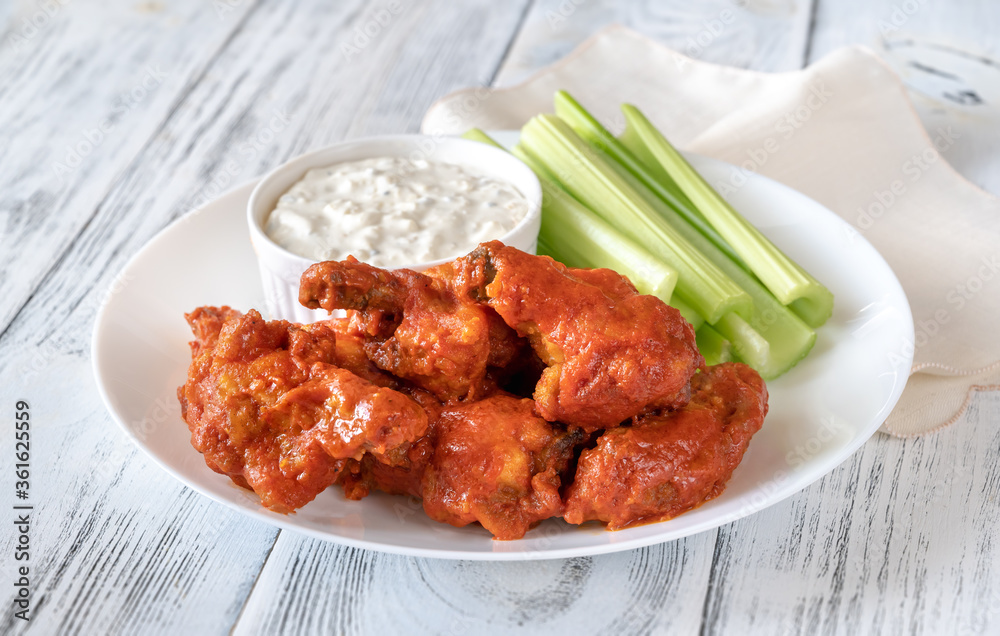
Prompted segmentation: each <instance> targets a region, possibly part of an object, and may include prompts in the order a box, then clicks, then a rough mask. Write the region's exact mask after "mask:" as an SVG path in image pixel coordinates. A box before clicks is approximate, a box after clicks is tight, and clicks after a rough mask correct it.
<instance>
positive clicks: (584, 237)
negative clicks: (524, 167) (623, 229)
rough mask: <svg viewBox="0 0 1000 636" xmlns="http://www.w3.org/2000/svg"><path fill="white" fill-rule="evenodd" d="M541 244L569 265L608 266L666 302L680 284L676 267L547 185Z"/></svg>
mask: <svg viewBox="0 0 1000 636" xmlns="http://www.w3.org/2000/svg"><path fill="white" fill-rule="evenodd" d="M542 192H543V195H542V197H543V198H542V229H541V232H539V234H538V240H539V243H540V244H541V243H544V244H545V245H546V250H547V251H546V253H547V254H548V255H549V256H551V257H552V258H554V259H556V260H557V261H559V262H561V263H564V264H566V265H568V266H569V267H605V268H607V269H613V270H614V271H616V272H618V273H619V274H621V275H623V276H625V277H627V278H628V279H629V280H630V281H632V284H633V285H635V287H636V289H638V290H639V292H640V293H642V294H652V295H653V296H656V297H658V298H660V299H662V300H663V301H664V302H666V301H667V300H668V299H669V298H670V295H671V294H672V293H673V291H674V286H675V285H676V284H677V270H675V269H673V268H672V267H670V266H668V265H665V264H663V263H662V262H660V261H659V260H657V259H656V258H654V257H653V255H652V254H650V253H649V252H648V251H646V250H645V249H643V248H642V247H640V246H639V245H636V244H635V242H633V241H631V240H630V239H628V238H626V237H625V236H623V235H622V234H621V233H619V232H618V231H617V230H615V229H614V228H613V227H611V226H610V225H608V224H607V223H606V222H605V221H604V220H602V219H601V218H600V217H598V216H597V215H596V214H594V213H593V212H591V211H590V210H588V209H587V208H585V207H584V206H583V204H581V203H579V202H578V201H576V200H575V199H573V198H571V197H570V196H569V195H568V194H562V195H561V196H560V195H559V194H558V190H557V188H555V187H553V186H551V185H549V184H546V186H545V187H544V188H543V190H542Z"/></svg>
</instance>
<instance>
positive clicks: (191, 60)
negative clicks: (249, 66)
mask: <svg viewBox="0 0 1000 636" xmlns="http://www.w3.org/2000/svg"><path fill="white" fill-rule="evenodd" d="M42 4H44V5H45V7H42ZM250 4H251V3H249V2H247V3H243V4H242V5H241V6H239V7H237V8H235V9H234V10H233V12H232V15H230V16H228V17H227V19H224V20H223V19H220V18H219V17H218V16H217V15H216V13H215V11H213V9H212V7H211V5H210V4H208V3H204V2H198V1H197V0H185V1H183V2H174V3H170V5H169V9H168V8H166V7H162V9H161V10H159V11H154V12H150V11H142V10H139V9H138V5H137V4H135V3H121V4H119V3H97V4H93V5H92V6H89V5H88V6H84V3H65V4H61V3H59V2H55V1H53V2H48V3H35V2H19V3H17V5H16V7H15V9H16V10H15V11H14V12H13V13H12V15H11V16H10V17H9V18H8V21H7V24H6V26H7V29H6V32H5V33H4V34H3V38H2V40H0V138H2V139H3V140H4V143H3V144H0V215H2V217H0V227H2V228H3V232H2V234H0V333H2V332H3V331H4V329H6V328H7V326H8V325H9V323H10V321H11V319H12V318H13V317H14V315H16V313H17V312H18V311H19V310H20V309H21V308H22V307H23V305H24V303H25V302H26V301H27V299H28V298H29V297H30V296H31V294H32V293H33V291H34V290H35V289H36V288H37V286H38V285H39V283H40V281H42V280H43V279H44V277H45V276H47V275H49V273H50V272H51V271H52V269H53V267H54V266H56V265H57V264H58V263H59V262H60V259H61V258H62V257H63V256H64V254H65V253H66V251H67V250H68V249H70V247H71V246H72V243H73V240H74V239H75V237H76V236H77V234H78V233H79V232H80V230H81V229H82V228H83V227H85V226H86V225H87V224H88V223H90V222H91V220H92V218H93V215H94V212H95V210H96V209H97V208H98V206H99V205H100V204H101V201H102V200H103V199H104V197H105V196H106V195H107V194H108V192H109V190H111V189H112V187H113V184H114V183H115V181H116V180H117V179H118V178H119V177H120V176H121V174H122V172H123V171H125V170H126V168H127V166H128V165H129V164H130V162H131V161H132V160H133V158H134V157H135V155H136V153H138V152H139V151H140V149H142V148H143V147H144V146H146V145H147V144H148V143H149V142H150V140H151V138H153V136H154V135H155V134H156V133H157V130H158V128H159V127H160V126H161V125H162V123H163V121H164V120H165V118H166V117H167V116H168V115H169V113H171V112H172V111H173V110H174V108H176V106H177V103H178V101H179V100H181V99H183V97H184V96H185V94H186V92H187V90H188V89H189V88H190V82H191V81H192V80H193V79H195V78H197V77H198V76H199V75H200V74H201V73H202V72H203V70H204V68H205V66H206V64H208V63H209V62H210V61H211V60H212V59H213V58H214V57H215V55H216V53H217V52H218V50H219V48H220V47H221V46H223V45H224V43H225V42H226V40H227V38H228V37H229V36H230V34H231V33H232V32H233V31H234V30H235V29H236V28H238V26H239V24H240V21H241V18H242V16H243V14H244V13H245V12H246V10H247V8H248V7H249V6H250ZM112 34H113V37H112ZM192 41H194V42H198V43H199V46H194V47H193V46H189V45H187V43H188V42H192Z"/></svg>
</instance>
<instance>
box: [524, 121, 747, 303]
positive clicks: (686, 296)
mask: <svg viewBox="0 0 1000 636" xmlns="http://www.w3.org/2000/svg"><path fill="white" fill-rule="evenodd" d="M520 143H521V146H522V147H523V148H524V150H525V152H526V153H527V155H528V156H530V157H532V158H534V159H535V160H536V161H538V162H539V163H541V164H542V165H543V166H545V167H546V169H548V171H549V172H551V173H552V174H554V175H555V176H556V178H557V179H558V181H559V183H560V185H562V186H563V187H564V188H565V189H566V190H567V191H568V192H569V193H570V194H572V195H573V196H574V197H576V198H577V199H578V200H579V201H580V202H581V203H583V204H584V205H585V206H587V207H588V208H590V209H591V210H593V211H594V212H596V213H597V215H598V216H600V217H602V218H603V219H604V220H605V221H608V222H609V223H613V224H614V225H615V226H617V227H619V228H620V229H621V230H622V231H623V232H624V233H625V234H626V235H627V236H630V237H631V238H632V239H633V240H634V241H636V242H637V243H639V244H640V245H643V246H644V247H645V248H646V249H648V250H649V251H650V252H652V253H653V254H654V255H655V256H658V257H659V258H661V259H662V260H663V261H664V262H666V263H667V264H668V265H670V266H671V267H673V268H674V269H676V270H677V273H678V280H677V289H676V294H677V295H678V296H680V297H681V299H682V300H684V301H686V302H687V303H688V304H690V305H691V306H692V307H693V308H694V309H695V310H696V311H697V312H698V313H700V314H701V315H702V316H704V317H705V318H706V319H707V320H708V321H709V322H714V321H717V320H718V319H719V318H721V317H722V316H723V315H724V314H726V313H729V312H731V311H736V310H739V311H742V312H747V311H749V309H750V305H751V301H750V296H749V295H748V294H747V293H746V292H745V291H743V290H742V289H740V287H739V286H738V285H736V283H734V282H733V280H732V279H731V278H730V277H729V276H727V275H726V274H724V273H723V272H722V270H720V269H719V267H718V266H717V265H715V264H713V263H712V262H711V261H710V260H709V259H708V258H706V257H705V256H704V255H702V254H701V253H700V252H698V250H696V249H694V247H692V245H691V243H690V242H689V241H687V240H685V239H684V238H683V236H682V235H681V234H680V233H678V232H677V230H675V229H674V228H673V227H672V226H671V225H670V224H669V223H668V222H666V221H665V220H664V219H663V218H662V217H661V216H660V215H658V214H657V213H656V211H655V210H653V209H652V208H651V207H650V206H649V205H648V204H647V203H646V202H645V201H644V199H643V197H641V196H639V195H638V194H636V193H635V192H634V190H633V189H632V188H630V187H629V186H628V184H627V183H626V182H625V181H624V180H623V179H622V178H621V177H619V176H618V174H617V173H616V171H615V170H614V168H613V167H612V166H611V165H609V164H608V163H607V162H606V161H605V160H604V159H603V158H602V157H601V156H599V155H598V154H597V153H596V152H595V151H594V150H593V149H591V148H590V147H589V146H588V145H587V144H586V142H584V141H583V140H582V139H580V138H579V137H578V136H577V135H576V134H575V133H574V132H573V131H572V129H570V127H569V126H568V125H567V124H566V123H565V122H563V121H562V120H561V119H559V118H557V117H555V116H553V115H539V116H537V117H535V118H534V119H532V120H531V121H529V122H528V123H527V124H526V125H525V126H524V128H523V129H522V130H521V142H520Z"/></svg>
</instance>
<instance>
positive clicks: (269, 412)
mask: <svg viewBox="0 0 1000 636" xmlns="http://www.w3.org/2000/svg"><path fill="white" fill-rule="evenodd" d="M186 317H187V319H188V323H189V324H190V325H191V328H192V330H193V331H194V333H195V336H196V340H195V341H194V342H192V344H191V349H192V354H193V360H192V362H191V367H190V369H189V372H188V380H187V382H186V383H185V384H184V385H183V386H182V387H180V388H179V389H178V391H177V394H178V399H179V400H180V403H181V412H182V415H183V417H184V420H185V421H186V422H187V424H188V428H189V429H190V430H191V443H192V445H193V446H194V447H195V448H196V449H197V450H198V451H200V452H201V453H202V454H203V455H204V458H205V462H206V463H207V464H208V466H209V467H210V468H212V469H213V470H215V471H216V472H219V473H222V474H225V475H228V476H229V477H230V478H231V479H232V480H233V481H234V482H235V483H237V484H238V485H240V486H243V487H247V488H251V489H253V490H254V491H255V492H256V493H257V494H258V495H259V496H260V498H261V502H262V503H263V504H264V505H265V506H267V507H268V508H271V509H272V510H275V511H278V512H291V511H293V510H295V509H297V508H299V507H301V506H303V505H305V504H306V503H308V502H309V501H311V500H312V499H313V498H315V496H316V495H317V494H319V493H320V492H321V491H322V490H323V489H325V488H327V487H328V486H330V485H331V484H333V483H334V482H335V480H336V479H337V476H338V475H339V474H340V472H341V471H342V470H343V468H344V466H345V464H346V462H347V461H348V460H351V459H353V460H359V459H361V458H362V457H363V456H364V455H365V454H366V453H368V454H371V455H372V456H373V457H376V458H378V459H379V460H380V461H385V462H388V463H394V462H399V461H402V458H403V456H404V455H405V452H406V449H407V447H408V444H409V443H410V442H412V441H414V440H416V439H418V438H420V437H421V436H422V435H423V434H424V433H425V431H426V428H427V415H426V413H425V412H424V410H423V409H422V408H421V407H420V406H419V405H418V404H417V403H416V402H414V401H413V400H411V399H410V398H408V397H407V396H405V395H403V394H402V393H399V392H397V391H394V390H392V389H390V388H386V387H381V386H377V385H375V384H372V383H371V382H370V381H368V380H365V379H363V378H361V377H358V376H357V375H355V374H354V373H352V372H351V371H349V370H347V369H343V368H340V367H339V366H336V365H337V364H338V362H340V360H338V354H337V344H336V335H335V333H334V331H333V330H332V329H331V327H330V325H328V324H325V323H316V324H314V325H307V326H301V325H294V324H289V323H287V322H284V321H274V322H266V321H264V320H263V318H261V316H260V314H259V313H257V312H256V311H252V310H251V311H250V312H248V313H247V314H246V315H241V314H240V313H239V312H236V311H233V310H231V309H229V308H228V307H223V308H210V307H203V308H200V309H197V310H195V311H194V312H192V313H190V314H188V315H187V316H186ZM348 362H350V360H348ZM359 370H361V371H363V370H364V369H359Z"/></svg>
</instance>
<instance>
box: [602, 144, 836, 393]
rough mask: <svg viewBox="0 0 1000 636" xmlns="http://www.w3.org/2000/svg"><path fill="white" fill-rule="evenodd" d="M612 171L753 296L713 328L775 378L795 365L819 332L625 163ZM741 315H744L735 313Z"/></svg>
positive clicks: (760, 370)
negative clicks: (748, 303) (745, 306)
mask: <svg viewBox="0 0 1000 636" xmlns="http://www.w3.org/2000/svg"><path fill="white" fill-rule="evenodd" d="M611 167H612V170H613V171H615V172H617V173H618V175H619V176H620V177H621V178H622V180H623V181H625V182H626V183H627V184H628V185H630V186H631V187H632V189H633V191H634V192H636V193H637V194H638V195H639V196H640V197H642V198H644V199H645V200H646V203H647V204H648V205H649V207H650V208H651V209H652V210H653V211H655V212H656V213H657V214H659V215H660V216H661V218H663V219H664V220H666V221H667V222H668V223H669V224H670V225H671V226H673V227H674V228H675V229H676V230H677V231H678V233H680V234H681V235H682V236H684V237H685V238H686V239H687V240H688V241H690V243H691V244H692V245H694V246H695V248H696V249H698V250H699V251H700V252H701V253H702V254H704V255H705V256H706V257H707V258H709V259H710V260H711V261H712V262H713V263H715V264H716V265H717V266H718V267H719V269H720V270H722V271H724V272H726V274H727V275H729V277H730V278H731V279H732V280H733V281H735V282H736V284H737V285H739V286H740V287H741V288H742V289H743V290H744V291H746V292H747V294H748V295H749V296H750V297H751V298H752V299H753V305H752V309H751V311H750V312H733V313H731V314H728V315H726V316H722V317H720V319H719V320H717V321H715V322H713V321H711V320H709V322H711V323H712V325H713V326H714V327H715V329H716V330H717V331H718V332H719V333H721V334H722V335H723V336H725V337H726V338H727V339H729V340H730V341H731V342H732V343H733V351H734V352H735V353H736V355H737V356H738V357H739V358H740V359H741V360H743V361H744V362H746V363H747V364H749V365H750V366H751V367H753V368H754V369H756V370H757V372H758V373H760V375H761V376H762V377H763V378H764V379H765V380H771V379H773V378H776V377H778V376H779V375H781V374H782V373H784V372H785V371H788V370H789V369H791V368H792V367H793V366H795V365H796V364H797V363H798V361H799V360H801V359H802V358H804V357H805V356H806V355H807V354H808V353H809V351H810V350H811V349H812V347H813V344H814V343H815V342H816V332H815V331H813V330H812V329H811V328H810V327H809V326H808V325H807V324H806V323H805V322H803V321H802V319H801V318H799V317H798V316H797V315H796V314H795V313H793V312H792V311H790V310H789V308H788V307H785V306H784V305H782V304H781V303H780V302H778V300H777V299H776V298H775V297H774V296H773V295H772V294H771V292H770V291H768V289H767V288H766V287H764V286H763V285H762V284H761V283H760V281H759V280H757V278H755V277H754V276H753V274H750V273H748V272H747V271H746V270H744V269H743V268H742V267H740V266H739V265H737V264H736V263H734V262H733V261H732V260H730V259H729V258H728V257H727V256H726V255H725V254H723V253H722V251H721V250H719V249H718V248H717V247H716V246H715V245H713V244H712V242H711V241H709V240H708V239H707V238H705V237H704V236H702V235H701V233H700V232H698V230H696V229H695V228H693V227H691V226H690V225H689V224H687V223H686V222H685V221H684V219H682V218H680V216H679V215H678V214H677V213H676V212H675V211H674V210H672V209H671V208H669V207H668V206H667V205H666V204H664V203H663V202H662V201H660V200H659V199H658V198H657V197H656V195H655V194H654V193H653V192H652V191H650V190H649V188H646V187H645V186H644V185H643V184H642V183H639V181H638V179H636V178H635V177H633V176H632V175H631V174H630V173H629V172H628V170H626V169H625V167H624V166H622V165H620V164H617V163H612V164H611ZM737 314H741V315H737Z"/></svg>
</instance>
